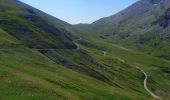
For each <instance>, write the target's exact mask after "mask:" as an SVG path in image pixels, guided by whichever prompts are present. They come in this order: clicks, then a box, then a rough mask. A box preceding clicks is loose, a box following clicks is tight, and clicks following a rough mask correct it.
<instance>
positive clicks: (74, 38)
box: [0, 0, 170, 100]
mask: <svg viewBox="0 0 170 100" xmlns="http://www.w3.org/2000/svg"><path fill="white" fill-rule="evenodd" d="M169 7H170V2H169V1H168V0H140V1H137V2H136V3H135V4H133V5H131V6H130V7H128V8H126V9H125V10H123V11H121V12H119V13H117V14H115V15H113V16H110V17H106V18H102V19H100V20H98V21H95V22H94V23H92V24H78V25H71V24H69V23H67V22H64V21H62V20H60V19H57V18H55V17H53V16H51V15H48V14H46V13H44V12H42V11H40V10H38V9H36V8H33V7H31V6H29V5H27V4H24V3H23V2H21V1H18V0H0V100H156V99H161V100H169V99H170V59H169V57H170V52H169V51H170V42H169V29H170V26H169V23H168V22H169V18H170V16H169V10H168V8H169ZM132 12H133V14H132Z"/></svg>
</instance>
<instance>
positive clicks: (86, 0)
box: [20, 0, 137, 24]
mask: <svg viewBox="0 0 170 100" xmlns="http://www.w3.org/2000/svg"><path fill="white" fill-rule="evenodd" d="M20 1H23V2H25V3H27V4H29V5H31V6H33V7H36V8H38V9H40V10H42V11H44V12H46V13H48V14H50V15H53V16H55V17H57V18H59V19H61V20H64V21H66V22H68V23H71V24H78V23H92V22H94V21H96V20H98V19H100V18H103V17H107V16H110V15H113V14H115V13H117V12H119V11H120V10H122V9H125V8H126V7H128V6H129V5H131V4H133V3H134V2H136V1H137V0H20Z"/></svg>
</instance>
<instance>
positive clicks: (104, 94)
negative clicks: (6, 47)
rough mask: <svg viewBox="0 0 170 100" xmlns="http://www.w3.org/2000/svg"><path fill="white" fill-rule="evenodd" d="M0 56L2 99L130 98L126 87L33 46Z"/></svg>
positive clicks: (73, 99)
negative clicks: (64, 63)
mask: <svg viewBox="0 0 170 100" xmlns="http://www.w3.org/2000/svg"><path fill="white" fill-rule="evenodd" d="M2 57H3V58H2ZM0 59H1V61H0V64H1V66H0V68H1V70H0V93H1V95H0V98H1V99H3V100H23V99H24V100H37V99H42V100H56V99H59V100H62V99H70V100H80V99H82V100H94V99H97V100H108V99H111V100H113V99H121V100H123V99H127V100H128V99H132V98H133V95H131V96H130V95H129V93H128V92H126V91H123V90H121V89H119V88H114V87H112V86H109V85H108V84H106V83H104V82H101V81H99V80H96V79H94V78H91V77H89V76H86V75H83V74H80V73H77V72H74V71H72V70H69V69H67V68H65V67H62V66H61V65H57V64H56V63H54V62H53V61H51V60H49V59H48V58H47V57H45V56H44V55H42V54H40V53H38V52H37V51H35V50H30V49H25V48H20V49H19V50H15V51H1V52H0Z"/></svg>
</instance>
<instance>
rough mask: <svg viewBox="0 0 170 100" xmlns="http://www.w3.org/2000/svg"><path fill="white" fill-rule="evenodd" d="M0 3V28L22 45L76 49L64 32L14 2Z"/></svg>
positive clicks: (10, 0) (12, 0) (9, 0)
mask: <svg viewBox="0 0 170 100" xmlns="http://www.w3.org/2000/svg"><path fill="white" fill-rule="evenodd" d="M0 2H1V3H0V7H1V8H0V9H1V11H0V13H1V14H0V27H1V28H2V29H3V30H4V31H6V32H8V33H10V34H11V35H12V36H14V37H16V38H18V39H19V40H21V41H22V42H23V44H25V45H27V46H29V47H35V48H60V49H62V48H70V49H74V48H76V46H75V45H74V44H73V43H72V41H71V39H70V38H69V37H68V36H67V32H66V31H64V30H62V29H61V28H59V27H57V28H56V27H55V26H54V25H52V24H50V23H49V22H48V21H46V20H44V19H43V18H41V16H39V15H38V14H36V13H33V12H30V11H28V10H27V9H25V8H22V7H21V6H18V5H17V4H16V3H15V2H16V1H15V0H1V1H0ZM11 16H12V17H11Z"/></svg>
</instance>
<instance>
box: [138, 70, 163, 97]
mask: <svg viewBox="0 0 170 100" xmlns="http://www.w3.org/2000/svg"><path fill="white" fill-rule="evenodd" d="M141 72H142V73H143V74H144V75H145V79H144V88H145V90H146V91H147V92H148V93H150V95H151V96H152V97H153V98H155V99H162V98H161V97H159V96H157V95H155V94H154V93H153V92H152V91H150V90H149V89H148V87H147V80H148V75H147V74H146V73H145V71H143V70H141Z"/></svg>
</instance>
